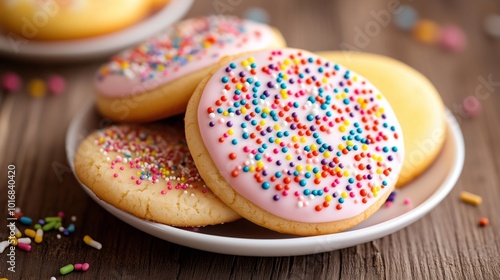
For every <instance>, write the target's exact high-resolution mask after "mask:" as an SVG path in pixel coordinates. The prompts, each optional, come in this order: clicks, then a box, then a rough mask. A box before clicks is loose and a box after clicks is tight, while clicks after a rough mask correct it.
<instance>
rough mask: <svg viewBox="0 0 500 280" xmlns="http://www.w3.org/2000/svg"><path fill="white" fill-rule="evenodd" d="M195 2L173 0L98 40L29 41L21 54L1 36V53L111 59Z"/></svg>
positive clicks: (37, 57)
mask: <svg viewBox="0 0 500 280" xmlns="http://www.w3.org/2000/svg"><path fill="white" fill-rule="evenodd" d="M193 2H194V0H171V1H170V2H169V3H168V4H166V5H165V7H163V8H161V9H160V10H158V11H157V12H155V13H154V14H153V15H151V16H149V17H148V18H145V19H143V20H141V21H139V22H137V23H135V24H132V25H130V26H128V27H126V28H124V29H122V30H117V31H115V32H111V33H108V34H104V35H100V36H96V37H90V38H83V39H74V40H66V41H65V40H61V41H50V42H48V41H36V40H31V41H30V40H29V39H26V40H27V41H28V42H27V43H26V44H24V45H22V46H21V47H19V48H18V51H16V50H15V49H13V47H12V45H11V43H10V41H9V38H8V36H7V35H6V34H3V33H0V54H5V55H15V57H17V58H25V59H38V60H53V59H55V60H65V61H66V60H68V59H69V60H71V61H74V60H82V59H85V58H89V57H94V58H97V57H105V56H109V55H112V54H113V53H117V52H118V51H120V50H122V49H124V48H127V47H130V46H133V45H135V44H138V43H140V42H142V41H144V40H145V39H147V38H149V37H151V36H153V35H155V34H157V33H158V32H160V31H162V30H163V29H165V28H166V27H168V26H169V25H171V24H172V23H174V22H176V21H177V20H179V19H181V18H182V17H183V16H184V15H185V14H186V13H187V12H188V11H189V9H190V8H191V6H192V4H193ZM20 38H23V39H25V38H24V37H20ZM129 38H130V39H129Z"/></svg>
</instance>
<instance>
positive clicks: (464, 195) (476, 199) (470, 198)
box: [460, 191, 483, 206]
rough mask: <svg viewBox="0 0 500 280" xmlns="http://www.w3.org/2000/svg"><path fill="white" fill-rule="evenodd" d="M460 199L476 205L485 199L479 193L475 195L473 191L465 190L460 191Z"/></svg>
mask: <svg viewBox="0 0 500 280" xmlns="http://www.w3.org/2000/svg"><path fill="white" fill-rule="evenodd" d="M460 199H461V200H462V201H463V202H465V203H469V204H472V205H476V206H477V205H479V204H481V202H482V201H483V198H482V197H480V196H479V195H475V194H473V193H470V192H465V191H463V192H461V193H460Z"/></svg>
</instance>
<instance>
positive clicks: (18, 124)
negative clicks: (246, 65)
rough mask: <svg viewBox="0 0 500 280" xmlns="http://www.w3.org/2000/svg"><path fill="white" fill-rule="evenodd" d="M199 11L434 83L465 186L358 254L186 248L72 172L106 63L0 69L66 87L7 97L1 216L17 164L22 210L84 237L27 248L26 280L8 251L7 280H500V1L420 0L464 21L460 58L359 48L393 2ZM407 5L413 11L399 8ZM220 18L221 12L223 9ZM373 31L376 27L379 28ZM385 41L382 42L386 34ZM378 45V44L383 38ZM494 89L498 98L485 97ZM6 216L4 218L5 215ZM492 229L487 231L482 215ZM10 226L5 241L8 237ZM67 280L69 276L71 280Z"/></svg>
mask: <svg viewBox="0 0 500 280" xmlns="http://www.w3.org/2000/svg"><path fill="white" fill-rule="evenodd" d="M249 2H250V1H242V0H231V1H229V0H213V1H197V2H196V4H195V5H194V6H193V7H192V9H191V11H190V12H189V15H188V16H196V15H203V14H207V13H212V12H215V7H216V6H217V7H219V6H218V5H220V3H226V4H227V5H229V6H227V5H226V6H223V7H225V12H226V13H232V14H237V15H242V14H243V13H244V11H245V10H246V9H247V8H249V7H251V6H259V7H263V8H265V9H267V10H268V11H269V14H270V15H271V16H272V18H271V23H272V24H273V25H274V26H276V27H278V28H279V29H280V30H281V31H282V32H283V34H284V36H285V37H286V39H287V41H288V43H289V45H290V46H293V47H299V48H304V49H309V50H312V51H319V50H331V49H340V48H341V47H342V46H344V47H345V46H348V45H350V46H355V47H356V48H357V49H359V50H360V51H366V52H373V53H379V54H383V55H388V56H391V57H394V58H396V59H399V60H401V61H403V62H405V63H407V64H409V65H411V66H413V67H414V68H416V69H418V70H419V71H421V72H422V73H424V74H425V75H426V76H427V77H428V78H429V79H430V80H431V81H432V82H433V83H434V85H435V86H436V87H437V89H438V90H439V92H440V93H441V96H442V98H443V100H444V103H445V104H446V106H447V107H448V108H450V110H451V111H452V113H453V114H454V115H455V117H456V118H457V119H459V123H460V125H461V129H462V132H463V135H464V140H465V146H466V158H465V166H464V169H463V172H462V175H461V177H460V179H459V181H458V183H457V184H456V186H455V188H454V189H453V190H452V192H451V193H450V194H449V195H448V197H447V198H446V199H445V200H444V201H443V202H442V203H441V204H440V205H439V206H437V207H436V208H435V209H434V210H433V211H431V212H430V213H429V214H428V215H426V216H425V217H424V218H422V219H420V220H419V221H417V222H415V223H414V224H412V225H410V226H408V227H406V228H404V229H402V230H400V231H398V232H396V233H394V234H391V235H389V236H386V237H384V238H381V239H378V240H375V241H372V242H369V243H366V244H361V245H358V246H355V247H351V248H347V249H343V250H337V251H333V252H327V253H322V254H316V255H307V256H295V257H276V258H259V257H238V256H230V255H221V254H214V253H209V252H203V251H199V250H195V249H190V248H187V247H183V246H179V245H176V244H172V243H169V242H166V241H164V240H161V239H158V238H155V237H152V236H150V235H148V234H146V233H143V232H141V231H139V230H137V229H135V228H133V227H131V226H129V225H127V224H125V223H124V222H122V221H120V220H119V219H117V218H115V217H114V216H112V215H111V214H109V213H108V212H106V211H105V210H104V209H103V208H101V207H100V206H98V205H97V204H96V203H95V202H94V201H93V200H91V199H90V198H89V197H88V196H87V195H86V194H85V193H84V191H83V190H82V188H81V187H80V186H79V185H78V183H77V182H76V180H75V178H74V176H73V174H72V173H71V172H70V170H69V167H68V163H67V160H66V153H65V134H66V129H67V127H68V124H69V123H70V121H71V119H72V117H73V116H74V115H75V114H76V113H77V112H78V111H79V109H80V108H82V107H84V106H85V105H86V104H90V103H91V102H93V92H92V85H91V80H92V76H93V73H94V71H95V69H96V67H97V66H98V65H99V64H100V63H102V61H91V62H86V63H78V64H67V65H52V64H29V63H20V62H17V61H14V60H12V61H8V60H6V59H5V58H1V60H0V74H1V73H4V72H5V71H7V70H13V71H16V72H18V73H20V74H21V76H22V78H23V79H24V81H25V84H26V81H28V80H30V79H33V78H35V77H41V78H45V77H47V76H48V75H49V74H50V73H59V74H62V75H64V76H65V77H66V79H67V83H68V89H67V92H66V93H65V95H63V96H61V97H50V96H48V97H45V98H42V99H34V98H31V97H30V96H29V95H28V94H27V92H26V90H23V92H21V93H19V94H12V95H6V94H2V97H0V168H1V170H2V171H1V173H2V174H3V178H2V179H1V180H0V182H1V183H0V190H1V191H0V193H2V195H0V205H1V206H0V211H1V213H7V207H6V204H7V203H6V200H7V198H6V196H7V195H6V193H7V186H6V182H7V180H6V178H5V177H6V175H7V166H8V165H9V164H14V165H15V166H16V203H17V205H18V206H19V207H21V208H22V211H23V212H24V213H25V214H27V215H28V216H31V217H33V218H39V217H45V216H50V215H55V214H56V213H57V212H58V211H59V210H62V211H64V212H65V213H66V214H67V215H69V216H71V215H75V216H77V217H78V220H77V222H76V227H77V231H76V232H75V234H74V235H73V236H71V237H63V238H62V239H61V240H58V239H56V238H55V235H54V234H52V235H51V236H49V237H48V238H47V240H46V241H45V242H43V243H41V244H39V245H34V248H33V250H32V252H30V253H25V252H22V251H20V250H17V253H16V273H11V272H8V271H7V270H6V269H7V265H6V260H7V256H6V252H4V253H3V254H1V255H0V260H1V261H0V277H8V278H9V279H49V278H50V276H58V270H59V268H60V267H61V266H63V265H65V264H68V263H77V262H85V261H87V262H89V263H91V268H90V270H89V271H87V272H85V273H77V272H73V273H71V274H70V275H67V276H64V279H99V278H101V279H173V278H181V279H204V278H206V279H226V278H233V279H251V278H252V279H264V278H272V279H335V278H343V279H374V278H380V279H384V278H386V279H411V278H414V279H421V278H422V279H481V278H482V279H500V265H499V264H500V253H499V251H500V237H499V236H500V219H499V216H500V214H499V213H500V203H499V201H500V185H499V180H500V178H499V174H500V145H499V143H500V142H499V140H498V139H500V110H499V109H498V108H499V107H500V69H499V65H500V40H498V39H497V40H494V39H492V38H489V37H487V36H486V35H485V34H484V32H483V30H482V22H483V19H484V18H485V17H486V16H487V15H488V14H490V13H492V12H497V13H498V12H500V2H498V1H487V0H482V1H466V0H460V1H413V2H410V3H411V5H413V6H414V7H415V8H416V9H417V10H418V11H419V13H420V15H421V16H423V17H426V18H429V19H433V20H435V21H437V22H439V23H456V24H458V25H459V26H461V27H462V28H463V29H464V30H465V32H466V33H467V36H468V43H469V44H468V47H467V49H466V50H465V51H464V52H461V53H458V54H452V53H447V52H444V51H443V50H441V49H440V48H438V47H436V46H425V45H422V44H419V43H417V42H415V41H414V40H413V39H412V38H411V36H410V35H409V34H408V33H404V32H401V31H399V30H397V29H396V28H395V27H394V26H393V25H392V24H388V25H385V26H383V25H382V24H380V25H379V28H378V29H377V28H374V29H372V32H371V33H370V35H369V40H367V41H366V42H365V43H363V44H362V45H360V44H359V42H358V44H357V45H356V34H357V33H356V32H357V31H356V30H357V28H359V29H361V30H364V29H365V28H366V27H367V26H368V25H370V24H372V25H373V23H370V22H373V21H374V20H375V17H374V14H377V13H379V12H380V11H383V10H387V3H386V2H391V1H382V0H377V1H374V0H362V1H361V0H360V1H348V0H345V1H328V0H324V1H303V0H302V1H298V0H297V1H291V0H288V1H269V0H268V1H255V3H249ZM392 2H395V3H396V4H397V3H399V2H401V3H407V2H408V1H403V0H401V1H397V0H393V1H392ZM219 8H220V7H219ZM371 28H373V27H371ZM375 31H377V32H375ZM372 35H373V36H372ZM484 79H486V80H488V79H489V80H490V81H493V82H490V84H489V86H488V87H483V88H482V89H481V92H482V93H483V95H481V96H482V97H484V96H487V97H485V98H482V99H481V105H482V107H483V112H482V114H480V115H479V116H478V117H477V118H473V119H467V118H465V117H464V115H463V114H462V113H460V110H458V108H459V106H460V104H461V102H462V100H463V99H464V98H465V97H466V96H470V95H476V94H477V93H476V88H477V87H478V86H480V85H481V84H482V83H483V82H482V81H483V80H484ZM486 90H487V91H488V92H486ZM463 190H468V191H471V192H473V193H476V194H478V195H480V196H482V197H483V203H482V204H481V205H480V206H478V207H474V206H470V205H467V204H464V203H463V202H461V201H460V199H459V192H460V191H463ZM5 216H6V215H3V217H5ZM483 216H484V217H488V218H489V220H490V225H489V226H487V227H484V228H481V227H479V226H478V225H477V223H478V220H479V218H480V217H483ZM4 223H5V220H4V221H3V222H1V223H0V225H1V227H0V228H1V229H0V237H1V239H2V240H3V239H5V238H6V237H7V235H8V233H7V230H6V227H5V224H4ZM84 234H90V235H92V236H98V237H99V239H100V240H99V241H100V242H101V243H103V245H104V248H103V249H102V250H100V251H97V250H89V249H88V248H87V247H85V245H83V243H82V239H81V238H82V236H83V235H84ZM59 277H60V276H58V278H59ZM60 278H63V277H60Z"/></svg>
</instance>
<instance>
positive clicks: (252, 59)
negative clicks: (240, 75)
mask: <svg viewBox="0 0 500 280" xmlns="http://www.w3.org/2000/svg"><path fill="white" fill-rule="evenodd" d="M247 60H248V62H250V63H253V62H254V61H255V58H253V56H251V57H249V58H248V59H247Z"/></svg>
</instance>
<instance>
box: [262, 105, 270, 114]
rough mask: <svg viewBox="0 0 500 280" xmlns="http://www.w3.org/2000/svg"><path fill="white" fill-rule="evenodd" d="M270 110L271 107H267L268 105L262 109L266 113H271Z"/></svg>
mask: <svg viewBox="0 0 500 280" xmlns="http://www.w3.org/2000/svg"><path fill="white" fill-rule="evenodd" d="M270 111H271V110H269V108H267V107H266V108H264V109H262V112H264V113H266V114H269V112H270Z"/></svg>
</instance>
